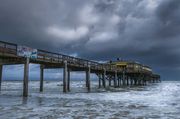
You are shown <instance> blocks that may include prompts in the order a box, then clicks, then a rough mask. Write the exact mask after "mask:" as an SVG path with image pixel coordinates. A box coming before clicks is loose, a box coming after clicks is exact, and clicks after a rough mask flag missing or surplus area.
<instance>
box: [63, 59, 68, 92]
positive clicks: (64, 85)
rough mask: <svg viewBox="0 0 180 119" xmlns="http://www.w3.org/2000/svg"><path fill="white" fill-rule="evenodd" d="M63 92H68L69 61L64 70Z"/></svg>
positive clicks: (65, 63) (65, 62)
mask: <svg viewBox="0 0 180 119" xmlns="http://www.w3.org/2000/svg"><path fill="white" fill-rule="evenodd" d="M63 92H64V93H66V92H67V61H66V60H65V61H64V70H63Z"/></svg>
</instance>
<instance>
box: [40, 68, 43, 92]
mask: <svg viewBox="0 0 180 119" xmlns="http://www.w3.org/2000/svg"><path fill="white" fill-rule="evenodd" d="M43 82H44V66H43V65H40V89H39V91H40V92H43Z"/></svg>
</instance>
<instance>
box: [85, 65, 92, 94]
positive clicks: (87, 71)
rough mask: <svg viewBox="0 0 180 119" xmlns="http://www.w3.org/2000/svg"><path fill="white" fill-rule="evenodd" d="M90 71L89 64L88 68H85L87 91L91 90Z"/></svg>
mask: <svg viewBox="0 0 180 119" xmlns="http://www.w3.org/2000/svg"><path fill="white" fill-rule="evenodd" d="M90 73H91V68H90V66H88V69H87V70H86V86H87V90H88V92H90V90H91V86H90Z"/></svg>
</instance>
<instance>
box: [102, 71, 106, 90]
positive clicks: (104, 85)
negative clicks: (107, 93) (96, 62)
mask: <svg viewBox="0 0 180 119" xmlns="http://www.w3.org/2000/svg"><path fill="white" fill-rule="evenodd" d="M103 87H104V88H106V70H105V69H103Z"/></svg>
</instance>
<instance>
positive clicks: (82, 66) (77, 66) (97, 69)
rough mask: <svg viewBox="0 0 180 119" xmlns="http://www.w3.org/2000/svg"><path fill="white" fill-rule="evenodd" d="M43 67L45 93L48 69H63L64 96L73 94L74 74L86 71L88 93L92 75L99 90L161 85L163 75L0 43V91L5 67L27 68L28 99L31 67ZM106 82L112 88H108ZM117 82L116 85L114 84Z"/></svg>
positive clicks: (132, 64)
mask: <svg viewBox="0 0 180 119" xmlns="http://www.w3.org/2000/svg"><path fill="white" fill-rule="evenodd" d="M30 63H35V64H40V87H39V91H40V92H42V91H43V81H44V69H52V68H63V92H65V93H66V92H69V91H70V72H72V71H85V72H86V80H85V84H86V87H87V91H88V92H90V90H91V85H90V84H91V83H90V74H91V73H95V74H96V75H97V76H98V78H99V88H106V87H107V86H113V87H114V88H118V87H121V86H132V85H147V83H158V82H160V81H161V80H160V75H158V74H154V73H153V71H152V69H151V68H150V67H148V66H145V65H142V64H139V63H136V62H130V61H121V60H120V59H117V61H110V62H109V63H99V62H95V61H90V60H86V59H81V58H76V57H72V56H67V55H63V54H57V53H52V52H49V51H45V50H39V49H33V48H30V47H27V46H21V45H17V44H13V43H8V42H3V41H0V90H1V82H2V70H3V65H13V64H24V79H23V96H24V97H27V96H28V79H29V64H30ZM106 81H108V82H109V84H108V85H107V84H106ZM112 81H113V84H112Z"/></svg>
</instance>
